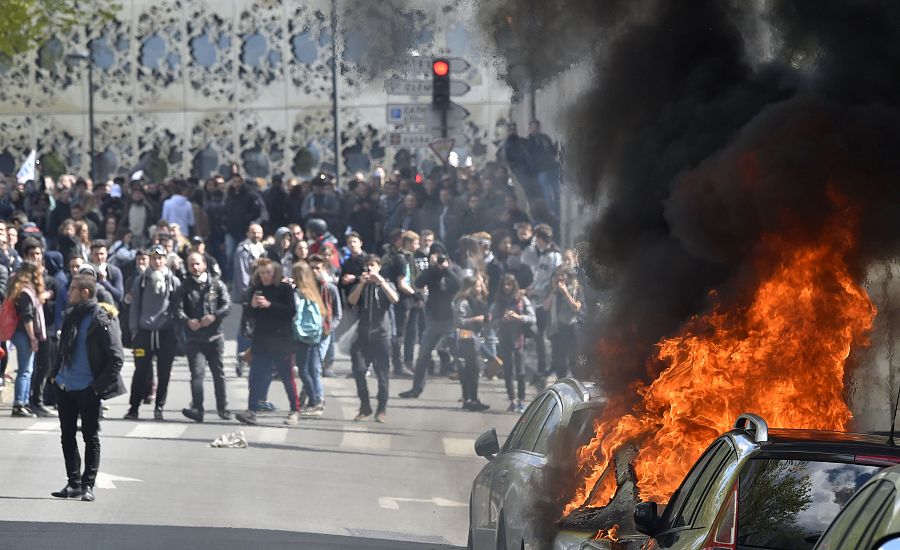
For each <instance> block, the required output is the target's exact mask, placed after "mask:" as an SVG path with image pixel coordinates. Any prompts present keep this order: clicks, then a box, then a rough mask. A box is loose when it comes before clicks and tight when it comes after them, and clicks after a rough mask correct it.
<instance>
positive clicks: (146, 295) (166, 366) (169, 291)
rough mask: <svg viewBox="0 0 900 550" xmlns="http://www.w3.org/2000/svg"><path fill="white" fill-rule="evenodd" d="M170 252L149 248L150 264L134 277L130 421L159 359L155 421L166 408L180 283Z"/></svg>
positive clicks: (173, 356) (130, 326) (174, 343)
mask: <svg viewBox="0 0 900 550" xmlns="http://www.w3.org/2000/svg"><path fill="white" fill-rule="evenodd" d="M167 255H168V253H167V252H166V249H165V248H164V247H163V246H162V245H154V246H153V247H152V248H151V249H150V266H149V267H148V268H147V269H146V270H145V271H144V273H142V274H141V275H140V276H139V277H137V278H135V280H134V285H133V287H132V289H131V294H132V302H131V308H130V309H129V318H128V324H129V328H130V329H131V334H132V345H133V353H134V378H133V379H132V381H131V398H130V408H129V409H128V413H127V414H126V415H125V418H126V419H127V420H137V419H138V408H139V407H140V404H141V400H142V399H143V398H144V395H145V394H146V385H147V380H148V378H149V377H148V375H147V374H148V372H149V371H152V369H153V358H154V357H156V360H157V365H156V369H157V386H156V404H155V407H154V410H153V417H154V419H155V420H163V408H164V407H165V404H166V396H167V394H168V389H169V376H170V375H171V374H172V362H173V361H174V360H175V348H176V346H177V341H176V339H175V330H174V329H175V327H174V321H173V317H174V314H173V311H174V307H173V300H174V297H175V295H176V293H177V292H178V288H179V287H180V283H179V281H178V278H177V277H175V276H174V275H173V274H172V273H171V272H170V270H169V269H168V267H166V258H167Z"/></svg>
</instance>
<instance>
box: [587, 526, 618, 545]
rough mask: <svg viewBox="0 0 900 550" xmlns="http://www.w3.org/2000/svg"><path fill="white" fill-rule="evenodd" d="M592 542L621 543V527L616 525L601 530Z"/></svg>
mask: <svg viewBox="0 0 900 550" xmlns="http://www.w3.org/2000/svg"><path fill="white" fill-rule="evenodd" d="M591 540H611V541H613V542H619V525H618V524H614V525H613V526H612V527H610V528H609V529H600V530H599V531H597V534H596V535H594V538H592V539H591Z"/></svg>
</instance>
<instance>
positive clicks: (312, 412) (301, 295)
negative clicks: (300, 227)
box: [289, 262, 326, 424]
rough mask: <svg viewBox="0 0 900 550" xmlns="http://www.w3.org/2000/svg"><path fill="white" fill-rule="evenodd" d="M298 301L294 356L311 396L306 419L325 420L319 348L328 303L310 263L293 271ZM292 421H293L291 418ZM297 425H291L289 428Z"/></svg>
mask: <svg viewBox="0 0 900 550" xmlns="http://www.w3.org/2000/svg"><path fill="white" fill-rule="evenodd" d="M292 275H293V278H294V285H295V286H296V287H297V289H296V291H295V292H294V301H295V303H296V305H297V314H296V315H295V316H294V337H295V338H296V340H297V341H296V342H295V343H294V356H295V359H296V361H297V371H298V372H299V373H300V381H301V382H302V383H303V392H304V393H305V394H306V396H307V406H306V409H304V411H303V412H302V413H301V414H302V415H303V416H322V412H323V411H324V407H323V405H322V403H323V397H324V391H323V390H322V353H321V350H320V349H319V346H320V344H321V342H322V336H323V332H324V327H325V323H324V320H325V316H324V315H323V313H324V312H325V311H326V309H325V302H323V301H322V294H321V293H320V291H319V286H318V285H317V284H316V279H315V275H314V274H313V272H312V269H310V267H309V265H308V264H307V263H306V262H297V263H295V264H294V270H293V274H292ZM289 420H292V418H289ZM291 423H294V422H293V420H292V422H289V424H291Z"/></svg>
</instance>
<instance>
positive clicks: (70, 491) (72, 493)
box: [50, 485, 82, 498]
mask: <svg viewBox="0 0 900 550" xmlns="http://www.w3.org/2000/svg"><path fill="white" fill-rule="evenodd" d="M81 494H82V491H81V487H74V486H72V485H66V486H65V487H63V488H62V489H60V490H59V491H53V492H52V493H50V496H52V497H56V498H78V497H80V496H81Z"/></svg>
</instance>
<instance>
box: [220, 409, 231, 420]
mask: <svg viewBox="0 0 900 550" xmlns="http://www.w3.org/2000/svg"><path fill="white" fill-rule="evenodd" d="M219 418H221V419H222V420H231V411H229V410H228V409H221V410H220V411H219Z"/></svg>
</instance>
